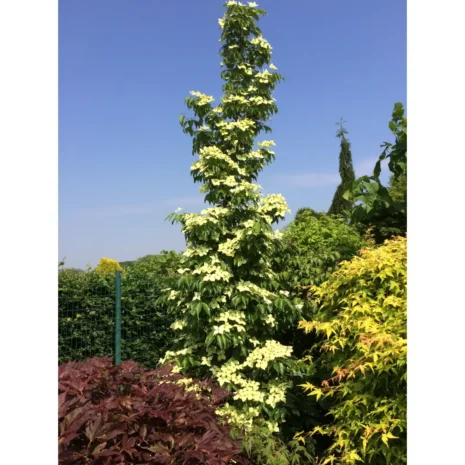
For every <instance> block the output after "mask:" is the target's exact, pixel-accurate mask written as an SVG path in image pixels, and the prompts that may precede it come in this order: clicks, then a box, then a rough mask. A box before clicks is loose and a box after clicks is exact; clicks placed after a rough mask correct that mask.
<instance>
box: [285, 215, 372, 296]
mask: <svg viewBox="0 0 465 465" xmlns="http://www.w3.org/2000/svg"><path fill="white" fill-rule="evenodd" d="M283 234H284V240H285V242H286V244H288V247H289V250H288V256H286V257H285V259H283V260H282V261H283V263H284V267H283V270H284V271H283V272H282V273H281V277H282V279H284V280H286V281H287V282H288V284H289V286H290V287H291V288H292V289H293V290H295V291H296V292H297V294H298V295H300V296H301V297H303V298H305V297H306V293H307V290H308V288H309V287H310V286H313V285H320V284H322V283H323V282H324V281H326V280H327V279H328V278H329V277H330V276H331V274H332V273H333V272H334V271H335V270H336V269H337V267H338V264H339V263H340V262H341V261H343V260H350V259H351V258H352V257H354V256H355V255H357V254H358V253H359V252H360V248H361V247H362V246H363V240H362V238H361V236H360V234H359V232H358V231H357V229H356V228H354V227H352V226H350V225H348V224H347V223H346V221H345V220H344V219H343V218H341V217H339V216H333V215H327V214H325V213H317V212H315V211H313V210H311V209H310V208H305V209H300V210H299V212H298V215H296V218H295V220H294V221H292V222H291V223H290V224H289V225H288V226H287V227H286V228H285V229H284V231H283ZM278 260H279V258H278Z"/></svg>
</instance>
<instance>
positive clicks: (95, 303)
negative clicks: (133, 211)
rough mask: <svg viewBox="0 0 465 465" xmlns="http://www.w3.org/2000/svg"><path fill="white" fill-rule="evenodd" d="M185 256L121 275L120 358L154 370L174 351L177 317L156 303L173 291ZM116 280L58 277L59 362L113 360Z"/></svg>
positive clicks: (67, 272)
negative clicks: (166, 290) (173, 327)
mask: <svg viewBox="0 0 465 465" xmlns="http://www.w3.org/2000/svg"><path fill="white" fill-rule="evenodd" d="M179 260H180V256H179V255H178V254H176V253H175V252H163V253H161V254H160V255H151V256H148V257H144V258H142V259H139V260H137V261H136V262H135V263H134V264H133V265H132V266H129V267H127V268H126V270H125V271H124V273H123V275H122V298H121V315H122V317H121V336H122V337H121V339H122V348H121V355H122V359H123V360H135V361H137V362H138V363H140V364H142V365H144V366H147V367H154V366H155V365H156V364H157V362H158V360H159V359H160V358H161V357H162V355H163V354H164V352H165V351H166V350H167V349H169V348H170V347H171V341H172V339H173V333H172V330H171V329H170V325H171V323H172V322H173V321H174V319H175V315H173V316H171V315H168V314H167V311H166V308H164V307H163V306H162V305H159V304H156V300H157V298H158V297H159V296H160V294H161V291H162V289H164V288H165V287H168V286H169V285H170V283H171V280H172V279H173V275H174V271H175V270H176V269H177V267H178V264H179ZM114 312H115V276H113V275H111V276H102V275H101V274H99V273H96V272H95V270H92V269H89V270H87V271H82V272H76V271H75V270H72V269H66V268H65V269H62V270H60V272H59V291H58V321H59V363H64V362H68V361H71V360H84V359H86V358H88V357H104V356H112V355H113V350H114Z"/></svg>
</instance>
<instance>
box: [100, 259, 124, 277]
mask: <svg viewBox="0 0 465 465" xmlns="http://www.w3.org/2000/svg"><path fill="white" fill-rule="evenodd" d="M95 271H96V272H97V273H99V274H101V275H104V276H107V275H109V274H114V273H115V272H116V271H124V270H123V268H121V265H120V264H119V263H118V262H117V261H116V260H112V259H111V258H105V257H103V258H101V259H100V261H99V263H98V265H97V267H96V268H95Z"/></svg>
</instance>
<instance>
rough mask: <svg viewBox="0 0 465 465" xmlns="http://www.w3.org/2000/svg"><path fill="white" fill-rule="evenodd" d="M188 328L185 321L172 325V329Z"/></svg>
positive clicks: (177, 321) (178, 321)
mask: <svg viewBox="0 0 465 465" xmlns="http://www.w3.org/2000/svg"><path fill="white" fill-rule="evenodd" d="M185 326H186V322H185V321H184V320H176V321H175V322H174V323H172V324H171V326H170V328H171V329H174V330H176V329H183V328H184V327H185Z"/></svg>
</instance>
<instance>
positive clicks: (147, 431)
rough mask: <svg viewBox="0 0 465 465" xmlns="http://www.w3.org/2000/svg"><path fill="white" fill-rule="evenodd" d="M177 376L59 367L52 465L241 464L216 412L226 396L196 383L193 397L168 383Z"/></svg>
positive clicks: (128, 366)
mask: <svg viewBox="0 0 465 465" xmlns="http://www.w3.org/2000/svg"><path fill="white" fill-rule="evenodd" d="M182 378H183V376H182V375H179V374H173V373H171V368H170V367H166V368H161V369H157V370H147V369H144V368H142V367H140V366H139V365H138V364H137V363H135V362H131V361H127V362H123V363H121V365H120V366H118V367H115V366H114V365H113V364H112V361H111V359H109V358H93V359H89V360H87V361H86V362H69V363H66V364H64V365H61V366H60V367H59V387H58V392H59V395H58V401H59V414H58V417H59V442H58V444H59V446H58V447H59V463H60V464H61V465H84V464H92V465H113V464H170V465H171V464H173V465H175V464H182V465H197V464H209V465H225V464H229V463H230V462H231V460H234V461H235V462H236V463H238V464H245V463H246V462H247V461H246V459H245V458H244V456H243V455H242V453H241V449H240V447H239V446H238V444H237V443H236V442H235V441H234V440H232V439H231V437H230V435H229V433H230V427H229V426H227V425H223V424H220V422H219V421H218V417H217V415H216V413H215V408H216V407H218V406H219V405H221V403H222V402H223V401H224V400H225V399H226V398H227V397H228V395H229V393H228V392H227V391H226V390H224V389H220V388H217V387H215V386H213V385H212V384H211V383H210V382H209V381H202V382H196V384H197V385H198V386H199V387H200V388H201V391H200V393H199V395H200V398H198V397H197V396H196V394H195V393H194V392H192V391H186V390H185V388H184V387H183V386H181V385H178V384H176V383H175V382H176V381H178V380H180V379H182Z"/></svg>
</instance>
